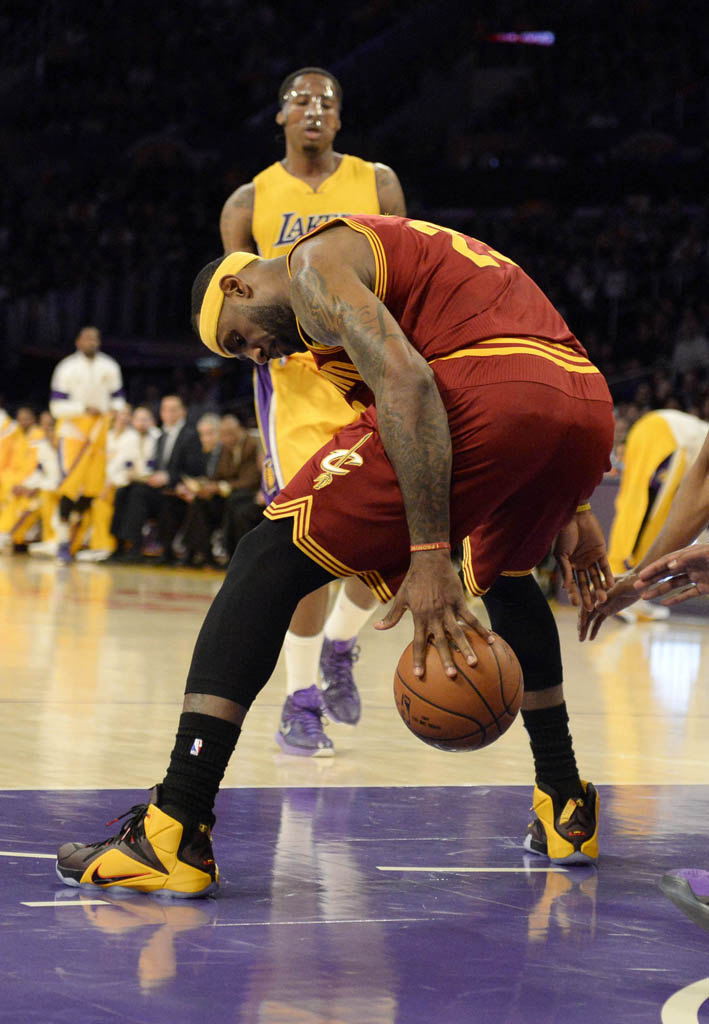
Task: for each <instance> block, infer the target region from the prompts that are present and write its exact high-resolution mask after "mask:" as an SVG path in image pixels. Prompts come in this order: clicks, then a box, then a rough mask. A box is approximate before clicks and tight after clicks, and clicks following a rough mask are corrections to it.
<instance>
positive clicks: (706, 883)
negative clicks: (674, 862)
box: [660, 868, 709, 931]
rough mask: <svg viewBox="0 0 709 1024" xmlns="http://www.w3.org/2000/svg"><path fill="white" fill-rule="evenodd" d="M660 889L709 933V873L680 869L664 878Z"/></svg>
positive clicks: (697, 869) (699, 870)
mask: <svg viewBox="0 0 709 1024" xmlns="http://www.w3.org/2000/svg"><path fill="white" fill-rule="evenodd" d="M660 888H661V889H662V891H663V892H664V894H665V896H669V898H670V899H671V900H672V902H673V903H674V905H675V906H676V907H679V909H680V910H681V911H682V913H684V914H686V915H687V917H688V918H690V920H692V921H694V923H695V924H698V925H699V926H700V927H701V928H705V929H706V930H707V931H709V871H702V870H701V869H700V868H678V869H677V870H676V871H670V873H669V874H667V875H663V876H662V878H661V879H660Z"/></svg>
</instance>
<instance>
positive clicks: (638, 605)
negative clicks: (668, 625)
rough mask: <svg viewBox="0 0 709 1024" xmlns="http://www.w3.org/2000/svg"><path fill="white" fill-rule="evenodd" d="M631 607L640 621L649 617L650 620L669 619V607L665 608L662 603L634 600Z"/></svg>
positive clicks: (661, 620) (660, 620)
mask: <svg viewBox="0 0 709 1024" xmlns="http://www.w3.org/2000/svg"><path fill="white" fill-rule="evenodd" d="M633 609H634V611H635V612H636V613H637V616H638V618H639V619H640V621H641V622H642V620H643V619H649V620H650V622H664V620H665V619H669V617H670V614H671V612H670V609H669V608H665V606H664V605H663V604H651V603H650V601H643V600H640V601H636V602H635V604H634V605H633Z"/></svg>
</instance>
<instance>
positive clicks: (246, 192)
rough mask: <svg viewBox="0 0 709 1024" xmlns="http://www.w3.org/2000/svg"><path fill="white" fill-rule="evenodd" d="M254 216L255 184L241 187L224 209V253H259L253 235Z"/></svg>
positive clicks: (221, 219)
mask: <svg viewBox="0 0 709 1024" xmlns="http://www.w3.org/2000/svg"><path fill="white" fill-rule="evenodd" d="M253 214H254V186H253V182H251V181H250V182H248V183H247V184H246V185H241V186H240V187H239V188H237V190H236V191H235V192H232V194H231V195H230V196H229V198H228V199H227V201H226V202H225V203H224V206H223V207H222V212H221V216H220V218H219V231H220V232H221V236H222V245H223V246H224V252H258V248H257V246H256V242H255V241H254V238H253V234H252V230H253V228H252V220H253Z"/></svg>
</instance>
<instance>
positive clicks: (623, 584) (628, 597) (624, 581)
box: [578, 572, 640, 643]
mask: <svg viewBox="0 0 709 1024" xmlns="http://www.w3.org/2000/svg"><path fill="white" fill-rule="evenodd" d="M636 580H637V576H636V574H635V573H634V572H630V573H628V574H627V575H626V576H623V577H622V578H621V579H619V580H618V581H617V582H616V583H615V584H614V585H613V586H612V587H611V589H610V590H609V591H607V592H606V593H605V594H604V595H603V601H602V602H601V603H600V604H597V605H596V606H595V607H594V608H591V609H590V610H589V609H587V608H586V607H585V606H584V607H583V608H581V610H580V611H579V621H578V633H579V640H580V641H581V643H583V641H584V640H585V639H586V638H587V637H588V639H589V640H595V639H596V637H597V636H598V631H599V630H600V628H601V626H602V625H603V623H604V622H605V621H606V619H609V618H611V616H613V615H617V614H618V612H622V611H623V609H624V608H629V607H630V605H631V604H634V603H635V602H636V601H637V600H638V599H639V597H640V595H639V594H638V592H637V590H636V589H635V586H634V584H635V581H636ZM589 629H590V631H591V632H590V635H589Z"/></svg>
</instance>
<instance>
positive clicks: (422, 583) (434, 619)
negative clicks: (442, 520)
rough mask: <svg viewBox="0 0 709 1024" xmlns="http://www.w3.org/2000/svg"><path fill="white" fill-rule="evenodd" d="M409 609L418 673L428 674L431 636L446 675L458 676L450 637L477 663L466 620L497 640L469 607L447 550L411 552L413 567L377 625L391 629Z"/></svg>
mask: <svg viewBox="0 0 709 1024" xmlns="http://www.w3.org/2000/svg"><path fill="white" fill-rule="evenodd" d="M407 608H408V609H409V611H410V612H411V614H412V615H413V618H414V641H413V661H414V674H415V675H417V676H420V677H423V675H424V671H425V669H424V665H425V661H426V643H427V641H428V638H429V637H430V638H431V639H432V640H433V643H434V645H435V647H436V650H437V651H438V656H439V657H440V659H441V664H442V665H443V668H444V670H445V672H446V675H449V676H451V677H455V676H456V675H457V670H456V667H455V664H454V662H453V655H452V653H451V648H450V641H451V640H453V641H454V642H455V644H456V646H457V647H458V649H459V650H460V652H461V654H462V655H463V657H464V658H465V660H466V662H467V663H468V665H476V664H477V660H478V659H477V657H476V655H475V652H474V651H473V649H472V647H471V646H470V643H469V641H468V638H467V637H466V635H465V631H464V629H463V627H462V625H461V624H462V623H467V625H468V626H470V627H471V628H472V629H474V630H475V632H476V633H478V634H479V635H480V636H481V637H484V638H485V639H487V640H488V642H489V643H493V642H494V640H495V634H494V633H492V632H491V631H490V630H489V629H486V628H485V626H483V624H482V623H481V622H480V620H479V619H477V618H476V617H475V616H474V615H473V614H472V612H471V611H469V609H468V606H467V602H466V599H465V591H464V590H463V587H462V585H461V582H460V580H459V579H458V575H457V573H456V571H455V569H454V568H453V565H452V563H451V560H450V556H449V555H448V553H447V552H445V551H418V552H415V553H414V554H413V555H412V556H411V565H410V566H409V571H408V572H407V574H406V576H405V577H404V581H403V583H402V584H401V586H400V587H399V590H398V593H397V595H396V597H395V598H394V603H393V604H392V607H391V608H390V610H389V612H388V614H387V615H385V616H384V618H383V619H382V620H381V621H380V622H376V623H375V624H374V628H375V629H390V628H391V627H392V626H395V625H396V623H397V622H399V620H400V619H401V617H402V615H403V614H404V612H405V611H406V609H407Z"/></svg>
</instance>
